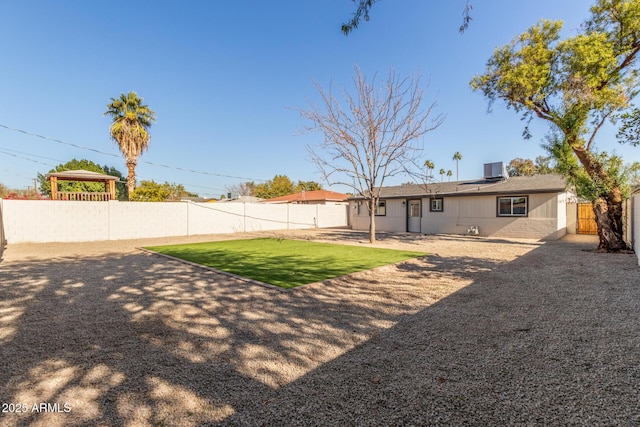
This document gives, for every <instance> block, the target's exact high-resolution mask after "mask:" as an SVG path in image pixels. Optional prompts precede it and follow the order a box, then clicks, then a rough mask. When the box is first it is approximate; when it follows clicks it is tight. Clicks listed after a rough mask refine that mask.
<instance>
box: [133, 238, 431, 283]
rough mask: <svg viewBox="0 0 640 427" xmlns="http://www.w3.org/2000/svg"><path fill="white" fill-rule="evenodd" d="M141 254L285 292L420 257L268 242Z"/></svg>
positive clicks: (216, 244) (158, 248)
mask: <svg viewBox="0 0 640 427" xmlns="http://www.w3.org/2000/svg"><path fill="white" fill-rule="evenodd" d="M145 249H149V250H151V251H155V252H159V253H162V254H166V255H170V256H173V257H176V258H180V259H184V260H187V261H191V262H195V263H197V264H202V265H206V266H208V267H212V268H215V269H217V270H222V271H226V272H229V273H233V274H237V275H239V276H242V277H247V278H250V279H254V280H258V281H260V282H264V283H270V284H272V285H276V286H279V287H281V288H286V289H290V288H295V287H296V286H300V285H305V284H307V283H314V282H320V281H323V280H326V279H330V278H333V277H339V276H344V275H346V274H351V273H354V272H356V271H362V270H367V269H370V268H374V267H379V266H382V265H387V264H393V263H396V262H399V261H403V260H406V259H410V258H416V257H419V256H422V255H425V254H424V253H420V252H409V251H397V250H392V249H376V248H365V247H359V246H345V245H334V244H329V243H316V242H308V241H304V240H282V239H270V238H264V239H250V240H229V241H223V242H208V243H193V244H186V245H170V246H149V247H147V248H145Z"/></svg>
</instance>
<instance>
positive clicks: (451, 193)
mask: <svg viewBox="0 0 640 427" xmlns="http://www.w3.org/2000/svg"><path fill="white" fill-rule="evenodd" d="M566 190H567V182H566V180H565V178H564V177H563V176H561V175H555V174H548V175H533V176H514V177H510V178H508V179H503V180H498V181H496V180H487V179H476V180H470V181H455V182H435V183H429V184H407V185H398V186H394V187H383V188H382V189H381V191H380V197H382V198H387V199H388V198H408V197H436V196H437V197H440V196H447V197H460V196H474V195H497V194H518V193H528V194H532V193H562V192H564V191H566ZM361 198H363V196H356V197H352V199H361Z"/></svg>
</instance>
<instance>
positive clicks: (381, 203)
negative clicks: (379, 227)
mask: <svg viewBox="0 0 640 427" xmlns="http://www.w3.org/2000/svg"><path fill="white" fill-rule="evenodd" d="M386 214H387V202H386V201H385V200H378V204H377V205H376V215H377V216H385V215H386Z"/></svg>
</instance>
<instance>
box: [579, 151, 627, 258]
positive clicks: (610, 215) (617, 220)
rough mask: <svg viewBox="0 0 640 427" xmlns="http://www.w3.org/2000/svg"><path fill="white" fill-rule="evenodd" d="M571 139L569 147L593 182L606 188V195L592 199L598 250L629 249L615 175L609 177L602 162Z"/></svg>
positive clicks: (620, 197) (620, 192) (618, 186)
mask: <svg viewBox="0 0 640 427" xmlns="http://www.w3.org/2000/svg"><path fill="white" fill-rule="evenodd" d="M576 142H577V141H575V140H574V141H572V144H571V148H572V149H573V152H574V153H575V154H576V156H577V157H578V160H579V161H580V163H582V166H584V168H585V170H586V171H587V174H588V175H589V177H590V178H591V179H592V180H593V181H594V182H600V183H602V184H601V185H604V186H605V187H606V188H608V189H609V190H607V194H606V195H601V196H600V197H598V198H597V199H596V200H594V201H593V211H594V212H595V215H596V224H597V225H598V237H599V239H600V243H599V244H598V250H600V251H606V252H617V251H621V250H626V249H629V246H627V244H626V243H625V241H624V231H623V225H622V202H623V199H622V191H621V189H620V185H619V183H618V182H617V180H616V178H615V177H611V176H610V175H609V174H608V173H607V172H606V170H605V168H604V167H603V165H602V163H601V162H599V161H598V160H596V159H595V158H594V156H593V154H592V153H591V152H590V151H589V150H587V149H585V147H584V146H583V145H580V144H577V143H576Z"/></svg>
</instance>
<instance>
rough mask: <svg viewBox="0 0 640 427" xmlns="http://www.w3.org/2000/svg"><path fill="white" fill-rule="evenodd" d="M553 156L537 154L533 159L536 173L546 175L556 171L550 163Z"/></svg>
mask: <svg viewBox="0 0 640 427" xmlns="http://www.w3.org/2000/svg"><path fill="white" fill-rule="evenodd" d="M552 162H553V156H538V157H536V160H535V165H536V173H537V174H538V175H546V174H550V173H558V170H557V169H556V167H555V166H554V165H552V164H551V163H552Z"/></svg>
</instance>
